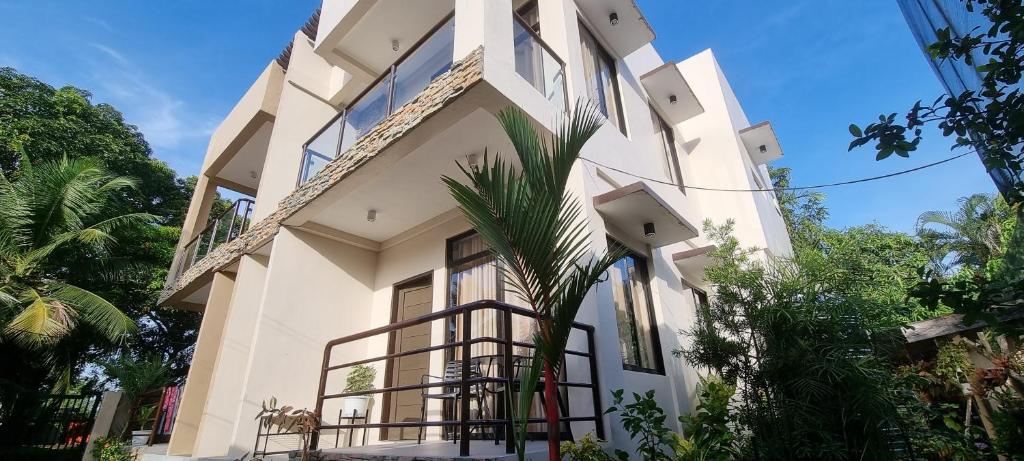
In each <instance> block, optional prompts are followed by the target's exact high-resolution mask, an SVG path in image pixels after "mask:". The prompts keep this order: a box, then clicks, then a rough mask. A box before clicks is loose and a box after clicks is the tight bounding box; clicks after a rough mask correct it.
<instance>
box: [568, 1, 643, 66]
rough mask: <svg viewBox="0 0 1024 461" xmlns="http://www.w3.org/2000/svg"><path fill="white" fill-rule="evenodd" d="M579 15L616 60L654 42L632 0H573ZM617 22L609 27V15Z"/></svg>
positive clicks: (638, 8)
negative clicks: (608, 48) (604, 43)
mask: <svg viewBox="0 0 1024 461" xmlns="http://www.w3.org/2000/svg"><path fill="white" fill-rule="evenodd" d="M576 5H577V6H578V7H579V9H580V11H581V12H582V13H583V16H584V17H586V18H587V19H588V20H589V21H588V22H589V25H590V26H591V27H593V28H594V29H596V30H595V31H594V32H595V33H596V34H598V35H600V36H601V38H602V39H604V41H605V42H606V44H607V45H608V46H609V47H611V51H612V53H613V54H615V55H616V56H618V57H620V58H624V57H626V56H628V55H629V54H630V53H632V52H634V51H636V50H638V49H640V47H642V46H644V45H646V44H648V43H651V42H652V41H654V29H652V28H651V25H650V24H649V23H648V22H647V18H645V17H644V15H643V13H641V12H640V7H638V6H637V4H636V2H635V1H634V0H577V2H576ZM613 14H614V15H615V17H616V18H617V19H618V21H616V23H615V24H612V20H611V18H612V15H613Z"/></svg>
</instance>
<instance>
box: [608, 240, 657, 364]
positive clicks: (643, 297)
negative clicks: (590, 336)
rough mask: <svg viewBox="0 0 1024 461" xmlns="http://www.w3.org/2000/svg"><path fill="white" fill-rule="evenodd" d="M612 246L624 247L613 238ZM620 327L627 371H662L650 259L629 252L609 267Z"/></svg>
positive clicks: (616, 317)
mask: <svg viewBox="0 0 1024 461" xmlns="http://www.w3.org/2000/svg"><path fill="white" fill-rule="evenodd" d="M609 246H611V247H621V246H622V245H621V244H620V243H618V242H615V241H609ZM608 280H609V281H610V282H611V284H612V295H613V300H614V302H615V319H616V323H617V324H618V327H619V351H620V352H621V353H622V367H623V368H625V369H627V370H637V371H653V372H660V371H661V364H660V361H661V357H660V351H659V349H658V348H657V345H658V341H657V338H656V335H657V332H656V331H655V330H654V315H653V311H652V310H651V296H650V289H649V287H648V279H647V260H646V259H644V258H643V257H641V256H639V255H637V254H635V253H629V254H627V255H626V256H624V257H623V258H622V259H620V260H618V261H617V262H616V263H615V264H614V265H613V266H612V267H611V269H609V277H608Z"/></svg>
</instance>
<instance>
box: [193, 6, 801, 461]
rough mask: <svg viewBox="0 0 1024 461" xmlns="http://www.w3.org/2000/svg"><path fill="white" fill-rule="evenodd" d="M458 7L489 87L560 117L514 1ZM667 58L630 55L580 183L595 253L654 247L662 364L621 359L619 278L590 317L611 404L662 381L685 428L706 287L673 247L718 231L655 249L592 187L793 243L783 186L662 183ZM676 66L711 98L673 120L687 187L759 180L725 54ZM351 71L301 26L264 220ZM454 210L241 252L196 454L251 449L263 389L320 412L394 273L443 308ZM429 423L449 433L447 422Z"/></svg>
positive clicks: (564, 23) (559, 24) (571, 83)
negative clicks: (655, 93) (618, 219)
mask: <svg viewBox="0 0 1024 461" xmlns="http://www.w3.org/2000/svg"><path fill="white" fill-rule="evenodd" d="M357 3H359V2H356V1H354V0H336V1H330V0H328V1H326V2H325V5H324V8H323V12H322V16H321V24H320V30H321V31H323V30H330V28H331V25H332V24H331V22H332V21H333V23H337V22H338V21H340V20H341V18H342V17H343V16H344V15H345V13H346V12H347V11H349V10H350V9H352V8H353V5H356V4H357ZM455 9H456V11H455V25H456V29H455V53H454V54H455V56H454V59H455V60H458V59H460V58H462V57H464V56H466V55H467V54H469V53H470V52H472V51H473V50H474V49H476V48H478V47H481V46H482V47H483V48H484V50H485V52H484V77H483V78H484V80H485V81H486V84H488V85H490V86H492V87H493V88H494V89H495V90H497V91H498V92H499V93H500V94H501V95H504V97H505V98H507V99H509V100H510V101H512V102H513V103H515V104H516V105H518V106H519V107H520V108H522V109H523V110H524V111H525V112H526V113H527V114H528V115H530V116H531V117H532V118H534V120H536V121H537V122H538V123H539V124H540V125H541V126H542V127H544V128H547V129H551V128H552V127H553V126H554V124H555V122H556V121H557V120H558V119H559V117H561V116H562V115H561V114H560V113H559V112H558V111H557V110H556V108H555V107H554V106H553V105H552V104H551V103H550V102H548V101H547V100H546V99H545V98H544V97H543V96H542V95H541V94H540V93H539V92H537V91H536V90H535V89H534V88H533V87H532V86H530V85H529V83H527V82H526V81H525V80H523V79H522V78H521V77H520V76H519V75H518V74H516V72H515V62H514V54H513V53H512V27H511V14H512V9H511V2H510V0H504V1H487V2H479V1H476V0H455ZM539 10H540V20H541V35H542V37H543V39H544V40H545V42H546V43H547V44H548V45H549V46H550V47H551V48H552V49H554V51H555V52H556V53H557V54H558V55H559V57H560V58H561V59H562V60H563V61H565V62H566V66H567V69H566V72H567V76H568V81H567V87H568V98H569V101H575V100H576V99H577V98H578V97H581V96H584V95H585V94H586V91H585V89H586V82H585V79H584V76H583V73H582V55H581V47H580V41H579V32H580V31H579V25H578V24H579V23H578V16H579V13H578V10H577V6H576V3H575V2H574V1H573V0H539ZM599 20H604V18H599ZM325 28H326V29H325ZM320 39H322V37H320V38H318V43H317V48H320V47H325V48H329V46H327V45H323V44H322V43H320V42H319V41H320ZM598 39H599V40H600V37H598ZM662 64H663V61H662V58H661V57H660V56H659V55H658V53H657V52H656V51H655V50H654V49H653V47H651V46H650V45H647V46H645V47H643V48H641V49H639V50H637V51H636V52H634V53H632V54H631V55H629V56H627V57H617V66H618V79H619V81H618V83H619V89H620V92H621V99H622V107H623V111H624V116H625V120H626V121H625V124H626V135H623V134H622V133H621V132H620V131H619V130H618V128H617V127H615V126H614V125H612V124H611V123H607V124H605V126H604V127H602V128H601V129H600V130H599V132H598V133H597V134H596V135H595V136H594V138H593V139H592V140H591V141H590V142H589V143H588V144H587V145H586V146H585V147H584V149H583V157H584V158H585V159H587V160H589V161H581V162H579V163H578V165H577V167H576V169H575V170H574V172H573V175H572V177H571V178H570V189H571V192H572V194H573V195H574V196H575V197H576V198H577V199H578V200H580V201H581V202H582V203H583V205H584V210H585V213H586V216H587V218H588V219H589V220H590V224H591V232H592V234H591V244H592V248H593V250H594V251H595V252H598V253H600V252H603V251H605V250H606V247H607V240H606V239H607V237H608V236H611V237H614V238H615V239H617V240H619V241H622V242H623V243H625V244H626V245H628V246H630V247H631V248H632V249H633V250H634V251H636V252H637V253H640V254H642V255H646V257H647V258H648V262H649V266H648V268H647V269H648V273H649V275H650V277H651V280H650V289H651V295H652V299H653V302H654V305H653V310H654V316H655V319H654V320H655V324H656V325H657V329H658V334H659V337H660V342H661V344H660V347H661V350H662V356H663V359H664V360H663V362H664V363H663V365H664V369H665V373H664V374H652V373H643V372H634V371H628V370H624V369H623V367H622V362H621V355H620V351H619V342H618V341H617V339H616V338H617V335H618V329H617V323H616V315H615V307H614V304H613V300H612V292H611V287H610V285H609V284H601V285H599V286H598V287H597V288H596V289H595V290H594V291H593V292H592V293H591V294H590V296H588V297H587V299H586V301H585V303H584V306H583V308H582V309H581V312H580V315H579V317H578V321H580V322H582V323H587V324H591V325H593V326H594V327H595V329H596V331H597V338H598V340H597V341H596V347H597V356H598V369H599V380H600V385H601V399H602V406H603V407H605V408H606V407H607V406H609V404H610V391H611V390H612V389H617V388H625V389H627V390H630V391H637V392H642V391H646V390H648V389H654V390H655V391H656V395H657V397H658V399H659V401H660V403H661V404H662V407H663V408H664V409H665V410H666V412H667V413H668V416H669V422H670V423H671V424H677V423H676V418H677V416H678V415H679V414H680V413H681V412H686V411H689V410H692V408H693V397H694V390H695V389H694V386H695V384H696V376H697V372H696V371H695V370H693V369H692V368H691V367H689V366H688V365H686V364H685V363H684V362H683V361H682V360H681V359H677V358H675V357H673V355H672V350H674V349H678V348H680V347H682V346H684V345H685V344H684V343H685V338H683V337H681V336H679V335H678V334H677V332H678V331H680V330H685V329H687V328H689V327H690V326H691V325H692V323H693V319H694V315H695V306H694V305H693V300H692V296H691V295H690V293H689V289H688V288H687V287H686V285H684V277H683V276H681V274H680V271H679V269H678V268H677V267H676V265H675V263H674V262H673V260H672V255H673V254H674V253H676V252H679V251H683V250H687V249H691V248H696V247H699V246H704V245H707V244H708V243H709V242H708V241H707V240H706V239H705V238H704V236H703V235H700V236H698V237H697V238H694V239H691V240H690V241H686V242H680V243H676V244H673V245H669V246H666V247H661V248H650V247H649V246H648V245H647V244H646V242H643V241H637V240H633V239H630V238H628V237H626V235H625V234H626V232H625V231H624V230H623V229H616V228H615V226H613V225H611V224H606V222H605V220H604V219H603V217H602V216H601V215H600V214H599V213H597V211H596V209H595V208H594V206H593V197H594V196H596V195H599V194H603V193H606V192H609V191H611V190H613V189H615V188H617V187H621V186H624V185H628V184H631V183H634V182H637V181H643V182H645V183H646V184H647V185H648V186H649V187H650V188H651V189H653V190H654V191H655V192H656V193H657V194H658V195H659V196H660V197H661V198H662V199H664V200H665V201H666V202H667V204H668V206H670V207H671V208H672V209H673V210H674V211H675V212H676V213H677V214H679V215H680V216H682V217H684V218H685V219H686V220H687V221H689V222H690V223H691V224H692V225H694V226H695V227H697V228H698V229H700V228H701V224H702V222H703V221H704V219H706V218H707V219H711V220H712V221H714V222H716V223H723V222H724V221H725V220H726V219H729V218H732V219H735V221H736V236H737V237H738V238H739V239H740V241H741V243H742V244H743V245H746V246H757V247H763V248H767V249H769V250H770V251H771V253H772V254H774V255H777V256H785V255H789V254H791V248H790V245H789V240H788V235H787V233H786V230H785V227H784V224H783V222H782V219H781V216H779V214H778V211H777V209H776V204H775V202H774V198H773V197H772V196H771V194H770V193H739V192H712V191H700V190H694V189H687V190H686V191H685V193H683V192H682V191H680V189H679V188H678V187H676V186H674V185H671V184H663V183H661V182H660V181H669V180H670V178H669V177H668V176H666V175H665V172H664V170H663V168H662V158H661V154H660V152H659V151H658V150H657V149H655V144H654V141H653V140H652V137H653V126H652V123H651V117H650V113H649V108H648V102H647V96H646V92H645V90H644V88H643V86H642V85H641V83H640V81H639V76H640V75H642V74H644V73H646V72H648V71H650V70H651V69H654V68H656V67H658V66H660V65H662ZM678 67H679V69H680V71H681V72H682V74H683V76H684V77H685V78H686V80H687V81H688V83H689V85H690V86H691V88H692V90H693V92H694V93H695V95H696V96H697V99H698V100H699V101H700V102H701V104H702V105H703V107H704V113H702V114H700V115H697V116H695V117H693V118H692V119H690V120H687V121H685V122H682V123H680V124H678V125H676V126H675V127H674V129H675V138H676V142H677V146H676V147H677V151H678V156H679V159H678V162H679V166H680V169H681V171H682V175H683V182H684V184H687V185H696V186H704V187H719V188H736V189H748V188H755V187H756V184H755V183H754V181H753V178H752V177H751V171H752V170H754V171H759V172H760V173H761V174H762V175H763V176H764V178H765V179H766V180H767V179H768V178H767V171H766V170H765V168H764V167H763V166H758V167H756V168H755V166H754V165H753V164H752V162H751V160H750V157H749V155H748V154H747V153H746V151H745V149H744V147H743V143H742V142H741V141H740V138H739V135H738V131H739V130H740V129H743V128H745V127H747V126H749V125H750V123H749V122H748V120H747V119H746V116H745V115H744V113H743V111H742V108H741V107H740V105H739V102H738V101H737V100H736V98H735V96H734V94H733V93H732V90H731V89H730V88H729V85H728V82H727V81H726V80H725V77H724V75H723V74H722V72H721V69H719V67H718V64H717V63H716V62H715V59H714V56H713V55H712V53H711V52H710V51H705V52H702V53H700V54H698V55H696V56H694V57H691V58H689V59H687V60H685V61H683V62H681V63H679V64H678ZM342 74H345V72H344V71H342V70H341V69H340V68H338V67H334V66H332V65H331V64H329V63H328V61H326V60H324V59H323V58H321V57H320V55H318V54H317V53H316V52H314V48H313V44H312V42H310V41H309V40H307V39H306V38H305V36H303V35H302V34H296V39H295V46H294V50H293V54H292V59H291V64H290V66H289V69H288V71H287V73H286V74H285V77H284V78H285V83H284V85H283V89H282V92H281V99H280V102H279V105H278V108H277V117H276V120H275V123H274V127H273V133H272V136H271V139H270V143H269V150H268V154H267V160H266V162H267V164H266V167H265V168H264V170H263V171H264V173H263V176H262V178H261V182H260V187H259V194H258V196H257V200H256V202H257V205H256V212H255V219H256V220H259V219H262V218H263V217H266V216H267V215H269V214H270V213H272V212H273V211H274V210H276V209H277V207H278V202H280V200H281V199H282V198H284V197H285V196H286V195H287V194H289V193H290V192H291V191H293V190H294V189H295V186H296V176H297V174H298V170H299V164H300V160H301V154H302V145H303V143H305V142H306V141H307V140H308V139H309V138H310V137H311V136H312V135H313V134H314V133H315V132H316V131H317V130H318V129H319V128H321V127H322V126H323V125H324V124H325V123H326V122H327V121H328V120H329V119H330V118H331V117H333V116H334V115H335V114H336V113H337V112H338V111H339V110H340V109H341V108H340V107H334V106H332V105H330V104H329V103H328V102H327V101H328V100H330V99H332V97H333V96H334V95H335V94H337V93H338V91H339V90H338V88H337V87H338V85H339V84H340V83H339V82H341V81H348V79H344V78H342V79H339V75H342ZM364 83H365V82H364ZM595 163H598V164H602V165H606V166H597V165H595ZM616 170H621V171H616ZM643 178H650V179H653V180H650V179H643ZM339 200H344V197H341V198H340V199H339ZM409 200H415V197H410V198H409ZM444 216H446V218H445V219H438V220H435V221H437V222H435V223H434V224H433V225H431V226H428V227H425V228H422V229H421V228H416V229H414V230H411V231H407V233H406V234H403V237H402V238H399V239H397V240H395V239H393V240H394V241H387V242H383V244H382V245H381V246H380V247H379V248H376V249H364V248H360V247H355V246H352V245H348V244H345V243H340V242H339V241H336V240H330V239H327V238H324V237H321V236H317V235H313V234H311V233H308V232H305V231H303V230H298V229H293V228H287V227H285V228H282V229H281V230H280V231H279V233H278V235H277V236H276V237H275V238H274V241H273V246H272V248H271V249H270V250H269V251H270V253H269V254H270V256H269V258H266V257H262V256H243V257H242V260H241V262H240V263H239V266H238V273H237V278H236V282H235V290H236V292H235V294H234V297H233V298H232V302H231V310H230V312H228V315H227V319H226V321H225V327H224V333H223V336H224V340H223V343H222V344H221V348H220V351H219V353H218V358H217V363H216V365H215V372H214V377H213V380H212V384H211V387H210V390H209V395H210V402H209V403H208V404H207V405H206V410H205V413H204V416H203V420H202V423H201V426H200V428H199V435H198V437H197V440H196V443H195V448H194V450H193V455H196V456H214V455H225V454H229V453H230V454H232V455H235V456H237V455H240V454H242V453H244V452H247V451H251V450H252V446H253V441H254V437H255V435H256V426H255V421H254V420H253V419H254V417H255V415H256V413H257V412H258V411H259V406H260V403H261V401H263V400H265V399H269V398H270V397H272V396H273V397H277V399H278V401H279V402H280V403H282V404H288V405H295V406H297V407H302V406H307V407H310V408H312V406H313V405H314V403H315V402H314V399H315V396H316V391H317V384H318V380H319V370H320V366H321V360H322V353H323V347H324V344H325V343H326V342H327V341H328V340H330V339H334V338H339V337H342V336H345V335H348V334H352V333H356V332H360V331H365V330H368V329H371V328H375V327H379V326H383V325H386V324H387V323H388V322H389V321H390V318H391V311H392V297H393V291H394V285H395V284H396V283H399V282H401V281H403V280H407V279H409V278H411V277H414V276H417V275H420V274H424V273H431V274H432V280H433V291H434V293H433V300H434V305H433V309H434V310H435V311H437V310H440V309H443V308H444V307H445V303H446V299H447V290H448V280H447V268H446V267H445V264H446V262H445V257H446V255H445V249H446V246H445V242H446V240H447V239H449V238H451V237H453V236H455V235H458V234H459V233H462V232H464V231H466V230H467V229H468V228H469V226H468V224H467V223H466V221H465V220H464V219H462V218H461V217H458V216H456V215H455V214H452V215H451V216H448V215H444ZM641 224H642V223H636V225H637V226H640V225H641ZM701 233H702V234H703V232H701ZM396 242H397V243H396ZM685 283H688V284H692V285H696V286H703V285H704V282H703V281H702V280H693V279H692V278H686V279H685ZM705 288H706V287H705ZM443 337H444V329H443V325H442V322H435V325H434V326H433V329H432V338H433V341H434V343H437V342H439V341H441V340H442V338H443ZM581 339H582V338H578V337H576V338H573V341H572V344H571V346H572V347H574V348H580V347H582V346H584V345H583V344H581V343H580V341H581ZM386 347H387V337H386V335H382V336H380V337H376V338H372V339H369V340H365V341H361V342H360V343H359V344H352V345H348V346H346V347H344V348H338V349H336V350H335V352H334V354H333V362H332V363H334V364H337V363H342V362H345V361H348V360H354V359H356V358H363V357H366V356H368V355H382V354H383V353H384V352H385V351H386ZM441 354H442V353H440V352H437V353H435V354H434V355H432V357H431V365H430V366H431V370H432V372H434V373H435V374H439V373H440V372H441V367H442V366H443V357H442V355H441ZM377 368H378V382H377V386H378V387H380V386H383V385H384V382H383V379H384V367H383V364H381V365H380V366H378V367H377ZM577 373H580V375H577ZM569 379H570V380H575V381H585V380H589V375H588V370H587V368H586V366H585V365H582V364H579V363H570V377H569ZM343 381H344V373H343V372H341V373H334V374H332V375H331V378H330V380H329V382H328V389H329V390H331V391H333V392H337V391H339V390H340V389H341V387H342V383H343ZM590 399H591V396H590V395H589V391H587V392H581V391H579V390H574V391H572V393H571V397H570V402H571V406H572V408H574V409H577V410H574V411H575V414H574V416H575V415H577V414H578V415H583V414H589V412H590V407H591V400H590ZM376 400H378V401H376V402H374V404H373V407H372V416H373V418H372V419H375V420H379V418H380V413H381V411H382V408H381V405H380V402H379V399H376ZM339 404H340V401H333V402H329V403H328V404H327V405H326V406H325V411H324V414H325V415H331V414H335V415H336V414H337V405H339ZM439 408H440V407H439V403H438V404H436V405H434V406H431V407H428V410H429V414H430V417H431V418H437V417H439V414H440V413H439ZM604 426H605V428H606V435H605V437H606V438H608V439H609V440H610V441H611V442H612V444H613V445H614V446H616V447H618V448H623V449H627V448H629V447H631V446H632V442H631V441H630V440H629V436H628V434H626V433H625V432H624V430H623V429H622V426H621V423H620V421H619V420H618V418H617V417H616V416H614V415H611V416H604ZM580 428H583V430H584V432H585V431H586V430H589V428H590V426H589V425H582V424H580V425H574V432H575V434H576V435H577V437H578V436H581V435H582V432H580ZM429 433H430V434H431V435H436V434H437V433H438V431H437V430H436V429H435V430H431V431H429ZM359 435H361V434H359ZM359 435H357V437H358V436H359ZM377 439H378V434H377V433H376V431H371V432H370V434H369V440H370V441H371V443H379V442H376V441H377Z"/></svg>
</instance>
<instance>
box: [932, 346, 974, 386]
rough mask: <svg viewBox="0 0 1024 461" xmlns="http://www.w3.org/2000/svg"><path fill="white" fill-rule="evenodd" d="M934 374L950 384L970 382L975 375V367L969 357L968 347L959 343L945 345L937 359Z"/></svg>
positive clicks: (940, 349)
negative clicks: (970, 378)
mask: <svg viewBox="0 0 1024 461" xmlns="http://www.w3.org/2000/svg"><path fill="white" fill-rule="evenodd" d="M934 373H935V376H937V377H938V378H940V379H943V380H945V381H946V382H948V383H953V384H960V383H965V382H968V378H969V377H970V376H971V375H972V374H974V366H973V365H971V359H970V357H969V356H968V355H967V345H966V344H964V343H962V342H958V341H950V342H947V343H946V344H943V345H942V347H940V348H939V353H938V355H937V357H936V358H935V371H934Z"/></svg>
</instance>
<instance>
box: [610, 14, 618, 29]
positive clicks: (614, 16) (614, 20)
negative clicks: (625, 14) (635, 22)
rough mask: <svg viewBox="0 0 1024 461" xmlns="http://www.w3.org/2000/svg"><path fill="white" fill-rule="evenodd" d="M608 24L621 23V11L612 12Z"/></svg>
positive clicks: (615, 24)
mask: <svg viewBox="0 0 1024 461" xmlns="http://www.w3.org/2000/svg"><path fill="white" fill-rule="evenodd" d="M608 24H611V25H613V26H617V25H619V13H612V14H609V15H608Z"/></svg>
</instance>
